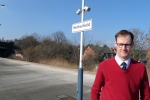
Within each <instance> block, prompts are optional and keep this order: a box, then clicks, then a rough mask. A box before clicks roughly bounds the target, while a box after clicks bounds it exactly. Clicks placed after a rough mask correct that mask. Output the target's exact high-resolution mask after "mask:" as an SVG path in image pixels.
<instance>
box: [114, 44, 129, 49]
mask: <svg viewBox="0 0 150 100" xmlns="http://www.w3.org/2000/svg"><path fill="white" fill-rule="evenodd" d="M116 44H117V45H118V47H119V48H122V47H123V46H125V47H126V48H129V47H131V46H132V44H122V43H116Z"/></svg>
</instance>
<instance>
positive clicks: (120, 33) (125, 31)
mask: <svg viewBox="0 0 150 100" xmlns="http://www.w3.org/2000/svg"><path fill="white" fill-rule="evenodd" d="M119 35H130V36H131V42H132V43H133V40H134V35H133V33H131V32H130V31H127V30H121V31H119V32H118V33H117V34H116V35H115V39H116V41H117V37H118V36H119Z"/></svg>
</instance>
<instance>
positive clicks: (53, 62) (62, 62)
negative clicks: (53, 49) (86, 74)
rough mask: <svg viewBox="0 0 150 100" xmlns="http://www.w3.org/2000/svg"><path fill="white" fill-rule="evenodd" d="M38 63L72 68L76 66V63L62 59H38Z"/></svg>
mask: <svg viewBox="0 0 150 100" xmlns="http://www.w3.org/2000/svg"><path fill="white" fill-rule="evenodd" d="M39 63H41V64H46V65H52V66H58V67H64V68H72V69H77V68H78V65H76V64H71V63H69V62H67V61H65V60H62V59H52V60H40V62H39Z"/></svg>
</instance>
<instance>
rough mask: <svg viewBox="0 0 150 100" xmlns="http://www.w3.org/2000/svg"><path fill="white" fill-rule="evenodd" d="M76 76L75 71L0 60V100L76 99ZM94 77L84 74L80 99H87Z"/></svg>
mask: <svg viewBox="0 0 150 100" xmlns="http://www.w3.org/2000/svg"><path fill="white" fill-rule="evenodd" d="M77 75H78V72H77V70H70V69H66V68H58V67H54V66H47V65H42V64H35V63H29V62H23V61H15V60H10V59H3V58H0V100H76V98H77V93H76V90H77ZM94 77H95V74H91V73H88V72H84V83H83V84H84V86H83V100H90V89H91V86H92V84H93V81H94ZM69 98H70V99H69ZM71 98H72V99H71Z"/></svg>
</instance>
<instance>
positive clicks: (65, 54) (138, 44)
mask: <svg viewBox="0 0 150 100" xmlns="http://www.w3.org/2000/svg"><path fill="white" fill-rule="evenodd" d="M129 30H130V31H131V32H133V34H134V36H135V39H134V42H135V46H134V48H133V50H132V53H131V57H132V58H134V59H136V60H139V59H140V58H141V55H143V56H144V55H145V54H146V52H145V51H146V50H147V49H148V48H149V47H150V31H149V32H147V33H146V32H144V31H141V30H140V29H129ZM114 35H115V33H114ZM85 36H86V38H85V37H84V50H85V48H86V47H87V46H90V45H92V46H94V47H95V50H96V49H97V50H98V48H99V47H102V46H107V45H106V44H105V42H102V41H100V40H99V41H96V42H92V41H93V39H92V37H88V35H87V34H86V35H85ZM87 37H88V38H87ZM16 41H17V43H18V45H19V47H20V48H21V51H20V52H21V54H22V55H23V57H24V59H25V60H26V61H30V62H40V61H41V60H51V59H58V58H59V59H62V60H65V61H67V62H68V63H73V64H77V65H78V64H79V54H80V45H79V43H77V41H80V38H76V37H74V38H73V39H72V40H71V41H70V40H68V39H67V38H66V36H65V34H64V32H62V31H56V32H54V33H52V34H50V35H49V36H43V37H42V36H40V35H39V34H37V33H34V34H31V35H24V36H22V37H21V38H20V39H18V40H16ZM99 53H100V52H99ZM99 56H100V54H96V55H95V56H94V57H90V58H89V59H86V60H84V61H83V64H84V65H83V66H84V68H85V69H87V70H89V69H92V68H93V67H95V65H96V64H98V63H99V62H101V60H99Z"/></svg>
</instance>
